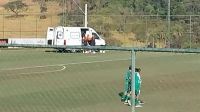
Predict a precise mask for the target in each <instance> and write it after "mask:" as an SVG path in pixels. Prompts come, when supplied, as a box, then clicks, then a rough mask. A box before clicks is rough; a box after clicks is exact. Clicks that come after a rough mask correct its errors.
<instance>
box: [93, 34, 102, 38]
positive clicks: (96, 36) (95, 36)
mask: <svg viewBox="0 0 200 112" xmlns="http://www.w3.org/2000/svg"><path fill="white" fill-rule="evenodd" d="M92 35H93V36H94V38H95V39H100V38H99V36H98V35H97V34H96V33H92Z"/></svg>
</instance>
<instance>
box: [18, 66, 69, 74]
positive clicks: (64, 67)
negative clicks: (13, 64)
mask: <svg viewBox="0 0 200 112" xmlns="http://www.w3.org/2000/svg"><path fill="white" fill-rule="evenodd" d="M65 69H66V66H62V69H59V70H52V71H42V72H31V73H19V74H17V75H28V74H40V73H52V72H61V71H63V70H65Z"/></svg>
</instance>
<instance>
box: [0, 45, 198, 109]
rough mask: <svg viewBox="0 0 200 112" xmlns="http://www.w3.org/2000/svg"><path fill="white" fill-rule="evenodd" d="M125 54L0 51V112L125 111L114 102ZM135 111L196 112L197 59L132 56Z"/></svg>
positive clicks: (192, 56)
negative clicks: (136, 76) (136, 70)
mask: <svg viewBox="0 0 200 112" xmlns="http://www.w3.org/2000/svg"><path fill="white" fill-rule="evenodd" d="M130 57H131V54H130V52H119V51H118V52H114V51H108V52H107V53H105V54H98V53H97V54H81V53H55V52H45V50H43V49H19V50H4V49H1V50H0V112H131V107H129V106H126V105H124V104H122V102H120V97H119V96H118V93H119V92H121V91H122V90H123V78H124V73H125V72H126V70H127V67H128V66H129V64H130ZM136 65H137V66H138V67H141V68H142V79H143V82H142V93H141V98H142V99H143V100H144V101H145V102H146V103H145V104H144V106H143V107H142V108H137V109H136V112H199V107H200V103H199V102H200V97H199V96H200V89H199V88H200V55H198V54H175V53H141V52H138V53H137V57H136Z"/></svg>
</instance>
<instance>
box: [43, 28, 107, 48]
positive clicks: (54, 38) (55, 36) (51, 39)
mask: <svg viewBox="0 0 200 112" xmlns="http://www.w3.org/2000/svg"><path fill="white" fill-rule="evenodd" d="M86 31H87V32H90V33H91V34H92V35H94V38H95V45H100V46H104V45H106V43H105V40H104V39H102V38H101V37H100V36H99V35H98V34H97V32H96V31H95V30H94V29H92V28H89V27H63V26H58V27H55V28H54V27H48V30H47V44H48V45H65V46H79V45H83V40H82V35H83V34H84V33H86Z"/></svg>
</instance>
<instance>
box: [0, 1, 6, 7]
mask: <svg viewBox="0 0 200 112" xmlns="http://www.w3.org/2000/svg"><path fill="white" fill-rule="evenodd" d="M7 2H8V0H0V7H1V6H2V5H4V4H6V3H7Z"/></svg>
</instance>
